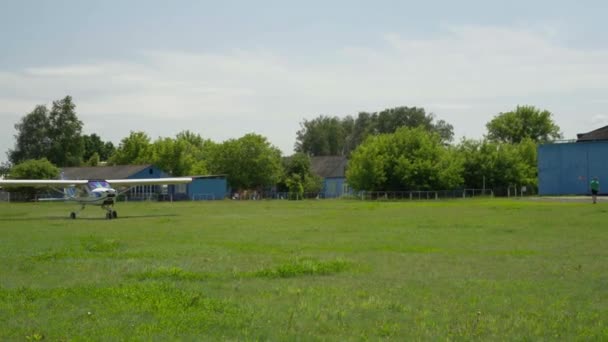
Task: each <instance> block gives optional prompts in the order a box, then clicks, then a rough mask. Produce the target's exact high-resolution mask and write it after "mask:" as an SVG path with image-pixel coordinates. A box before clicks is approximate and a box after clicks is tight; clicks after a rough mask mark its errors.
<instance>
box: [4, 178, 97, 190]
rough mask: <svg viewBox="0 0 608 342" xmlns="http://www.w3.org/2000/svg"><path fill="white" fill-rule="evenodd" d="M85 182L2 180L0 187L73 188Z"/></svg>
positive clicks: (85, 182)
mask: <svg viewBox="0 0 608 342" xmlns="http://www.w3.org/2000/svg"><path fill="white" fill-rule="evenodd" d="M87 182H88V181H86V180H57V179H2V180H0V187H2V186H23V187H45V186H57V187H64V188H68V187H73V186H77V185H83V184H87Z"/></svg>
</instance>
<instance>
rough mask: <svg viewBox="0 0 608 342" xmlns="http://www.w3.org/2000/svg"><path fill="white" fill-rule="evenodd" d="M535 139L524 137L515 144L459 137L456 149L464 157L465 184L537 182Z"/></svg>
mask: <svg viewBox="0 0 608 342" xmlns="http://www.w3.org/2000/svg"><path fill="white" fill-rule="evenodd" d="M536 146H537V145H536V143H535V142H534V141H532V140H531V139H525V140H523V141H522V142H520V143H519V144H507V143H500V142H495V141H488V140H481V141H479V140H466V139H465V140H463V141H462V142H461V143H460V144H459V145H458V151H459V153H460V154H461V156H462V158H463V160H464V171H463V178H464V183H465V186H466V187H470V188H475V189H481V188H482V187H483V186H484V185H485V187H486V188H506V187H509V186H513V185H529V186H536V184H537V171H536V170H537V167H536V158H537V156H536Z"/></svg>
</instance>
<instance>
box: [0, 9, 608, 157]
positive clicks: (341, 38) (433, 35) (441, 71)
mask: <svg viewBox="0 0 608 342" xmlns="http://www.w3.org/2000/svg"><path fill="white" fill-rule="evenodd" d="M607 10H608V5H607V4H606V3H605V2H602V1H579V2H574V1H544V0H542V1H529V2H525V1H510V2H508V3H507V2H503V1H500V2H499V1H426V2H419V1H417V2H410V1H373V2H372V1H331V2H330V1H305V2H304V1H302V2H289V1H257V2H252V1H247V2H245V1H223V2H217V1H171V2H169V1H103V2H101V1H98V2H92V1H90V2H85V1H10V2H9V1H4V2H2V3H0V42H1V43H2V45H1V49H2V50H1V52H2V53H0V161H3V160H6V156H5V153H4V151H6V150H8V149H9V148H11V147H12V146H13V137H12V135H13V134H14V129H13V125H14V124H15V123H16V122H17V121H18V120H19V118H20V117H21V116H23V115H24V114H26V113H28V112H30V111H31V110H32V109H33V108H34V107H35V106H36V105H37V104H50V103H51V101H52V100H56V99H59V98H62V97H63V96H65V95H67V94H70V95H72V96H73V97H74V100H75V102H76V104H77V106H78V107H77V111H78V115H79V117H80V118H81V120H83V121H84V123H85V132H86V133H93V132H95V133H97V134H99V135H101V136H102V137H103V138H104V139H108V140H112V141H114V142H115V143H118V142H119V140H120V139H121V138H122V137H124V136H126V135H128V133H129V131H130V130H143V131H146V132H147V133H149V134H150V135H151V136H152V137H153V138H156V137H158V136H172V135H174V134H176V133H177V132H179V131H181V130H184V129H190V130H192V131H195V132H197V133H200V134H201V135H202V136H203V137H205V138H211V139H213V140H216V141H222V140H225V139H228V138H233V137H234V138H236V137H239V136H242V135H243V134H245V133H248V132H257V133H260V134H263V135H265V136H267V137H268V138H269V140H270V141H271V142H272V143H273V144H275V145H276V146H278V147H279V148H280V149H281V150H282V151H283V152H284V153H286V154H289V153H291V151H292V147H293V144H294V142H295V132H296V131H297V130H298V128H299V122H301V121H302V120H303V119H304V118H314V117H316V116H317V115H319V114H325V115H338V116H344V115H348V114H350V115H356V113H357V112H359V111H378V110H382V109H384V108H388V107H394V106H400V105H405V106H422V107H424V108H426V109H427V110H429V111H431V112H433V113H434V114H435V115H436V116H437V117H438V118H441V119H445V120H446V121H448V122H450V123H451V124H453V125H454V127H455V131H456V135H457V136H458V137H462V136H467V137H471V138H479V137H481V136H482V135H483V134H484V133H485V123H486V122H488V121H489V120H491V118H492V117H493V116H494V115H496V114H497V113H499V112H504V111H509V110H511V109H513V108H514V107H515V106H516V105H518V104H531V105H536V106H538V107H541V108H543V109H548V110H550V111H551V112H552V113H553V114H554V118H555V120H556V122H557V123H558V125H560V126H561V128H562V131H563V133H564V135H565V136H566V137H567V138H572V137H574V136H575V134H576V133H579V132H584V131H588V130H591V129H594V128H596V127H599V126H602V125H606V124H608V110H606V109H605V108H606V106H607V104H608V98H606V94H607V90H608V77H606V76H608V75H607V73H608V34H606V33H607V32H608V30H607V26H608V23H607V22H606V20H605V14H606V13H607V12H608V11H607Z"/></svg>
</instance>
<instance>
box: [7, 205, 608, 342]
mask: <svg viewBox="0 0 608 342" xmlns="http://www.w3.org/2000/svg"><path fill="white" fill-rule="evenodd" d="M72 209H73V208H72V207H70V206H69V205H62V204H54V203H30V204H27V203H23V204H8V203H1V204H0V340H39V339H45V340H52V341H61V340H65V341H68V340H261V341H264V340H275V341H276V340H333V341H345V340H374V341H376V340H383V339H387V340H388V339H391V340H463V341H469V340H485V341H487V340H585V341H588V340H607V339H608V203H601V204H597V205H592V204H590V203H559V202H543V201H524V200H502V199H487V200H453V201H428V202H359V201H331V200H327V201H299V202H291V201H249V202H244V201H243V202H235V201H218V202H187V203H186V202H185V203H154V202H152V203H124V204H123V203H121V204H120V205H119V206H117V210H118V213H119V219H118V220H112V221H107V220H105V219H103V214H104V213H103V212H102V211H101V210H99V209H98V208H87V209H86V210H85V211H84V212H83V213H82V214H81V216H80V218H79V219H77V220H75V221H74V220H70V219H68V218H67V216H68V213H69V211H71V210H72Z"/></svg>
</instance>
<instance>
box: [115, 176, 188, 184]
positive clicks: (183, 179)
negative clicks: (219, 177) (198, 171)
mask: <svg viewBox="0 0 608 342" xmlns="http://www.w3.org/2000/svg"><path fill="white" fill-rule="evenodd" d="M106 182H108V183H110V185H112V186H136V185H164V184H187V183H190V182H192V178H190V177H174V178H144V179H106Z"/></svg>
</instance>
